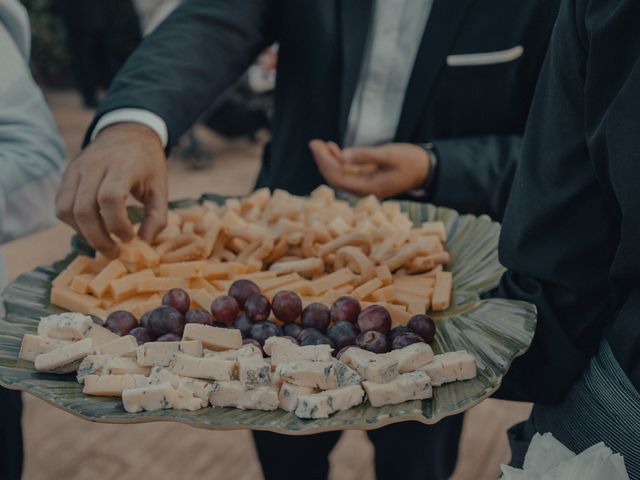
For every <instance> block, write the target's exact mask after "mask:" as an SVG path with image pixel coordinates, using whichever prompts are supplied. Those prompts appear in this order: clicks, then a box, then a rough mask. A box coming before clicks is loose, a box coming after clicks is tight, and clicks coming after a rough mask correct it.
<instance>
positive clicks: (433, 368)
mask: <svg viewBox="0 0 640 480" xmlns="http://www.w3.org/2000/svg"><path fill="white" fill-rule="evenodd" d="M419 370H421V371H423V372H425V373H426V374H427V375H429V377H431V383H432V385H434V386H436V387H439V386H441V385H443V384H445V383H450V382H455V381H458V380H471V379H472V378H476V375H477V371H476V361H475V358H473V355H471V354H470V353H468V352H467V351H466V350H460V351H458V352H447V353H442V354H440V355H436V356H435V357H434V359H433V361H432V362H430V363H428V364H426V365H423V366H422V367H420V368H419Z"/></svg>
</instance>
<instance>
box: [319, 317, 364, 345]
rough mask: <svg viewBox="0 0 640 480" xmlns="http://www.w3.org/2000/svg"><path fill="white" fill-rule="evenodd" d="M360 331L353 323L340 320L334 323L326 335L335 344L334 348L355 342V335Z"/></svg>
mask: <svg viewBox="0 0 640 480" xmlns="http://www.w3.org/2000/svg"><path fill="white" fill-rule="evenodd" d="M359 333H360V332H359V331H358V329H357V328H356V326H355V325H354V324H353V323H350V322H347V321H341V322H338V323H336V324H334V325H333V326H332V327H331V328H330V329H329V330H328V331H327V336H328V337H329V338H330V339H331V340H333V341H334V342H335V344H336V348H337V349H338V350H341V349H342V348H344V347H346V346H348V345H353V344H354V343H356V337H357V336H358V334H359Z"/></svg>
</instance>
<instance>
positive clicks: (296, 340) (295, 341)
mask: <svg viewBox="0 0 640 480" xmlns="http://www.w3.org/2000/svg"><path fill="white" fill-rule="evenodd" d="M282 338H286V339H287V340H289V341H291V342H293V343H294V344H295V345H299V344H298V339H297V338H293V337H290V336H289V335H284V336H283V337H282Z"/></svg>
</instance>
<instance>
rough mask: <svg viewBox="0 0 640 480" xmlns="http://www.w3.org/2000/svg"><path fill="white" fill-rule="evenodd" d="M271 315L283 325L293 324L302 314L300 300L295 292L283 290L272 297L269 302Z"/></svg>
mask: <svg viewBox="0 0 640 480" xmlns="http://www.w3.org/2000/svg"><path fill="white" fill-rule="evenodd" d="M271 308H272V309H273V314H274V315H275V316H276V318H277V319H278V320H281V321H283V322H284V323H292V322H295V321H296V319H297V318H298V317H299V316H300V314H301V313H302V300H300V297H299V296H298V294H297V293H296V292H292V291H290V290H283V291H281V292H278V293H276V294H275V295H274V297H273V300H272V301H271Z"/></svg>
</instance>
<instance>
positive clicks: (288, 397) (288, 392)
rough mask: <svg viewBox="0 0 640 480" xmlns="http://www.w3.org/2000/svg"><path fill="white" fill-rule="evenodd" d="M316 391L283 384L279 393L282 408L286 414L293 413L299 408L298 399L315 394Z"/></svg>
mask: <svg viewBox="0 0 640 480" xmlns="http://www.w3.org/2000/svg"><path fill="white" fill-rule="evenodd" d="M315 392H316V389H315V388H311V387H300V386H298V385H292V384H290V383H286V382H285V383H283V384H282V386H281V387H280V392H279V393H278V400H279V402H280V408H281V409H282V410H284V411H286V412H293V411H295V409H296V408H298V398H299V397H300V395H308V394H310V393H315Z"/></svg>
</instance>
